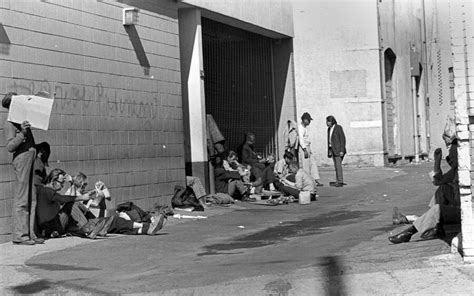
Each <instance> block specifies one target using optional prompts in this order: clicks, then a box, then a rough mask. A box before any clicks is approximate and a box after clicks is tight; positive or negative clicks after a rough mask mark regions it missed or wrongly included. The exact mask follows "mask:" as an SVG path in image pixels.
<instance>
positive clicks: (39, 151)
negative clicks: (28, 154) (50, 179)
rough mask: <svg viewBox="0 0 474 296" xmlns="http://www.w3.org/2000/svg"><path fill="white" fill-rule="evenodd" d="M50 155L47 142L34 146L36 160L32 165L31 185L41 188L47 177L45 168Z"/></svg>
mask: <svg viewBox="0 0 474 296" xmlns="http://www.w3.org/2000/svg"><path fill="white" fill-rule="evenodd" d="M50 155H51V147H50V146H49V144H48V143H47V142H41V143H39V144H37V145H36V158H35V162H34V164H33V184H35V186H43V185H44V184H45V183H44V181H45V180H46V177H47V175H48V174H47V172H46V167H48V166H49V164H48V160H49V156H50Z"/></svg>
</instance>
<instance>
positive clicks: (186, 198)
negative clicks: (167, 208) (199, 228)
mask: <svg viewBox="0 0 474 296" xmlns="http://www.w3.org/2000/svg"><path fill="white" fill-rule="evenodd" d="M171 206H172V207H173V208H180V207H194V210H195V211H204V207H203V206H202V205H201V204H200V203H199V201H198V199H197V198H196V195H195V194H194V191H193V189H192V188H191V187H189V186H186V187H183V186H180V185H176V186H175V187H174V195H173V198H172V199H171Z"/></svg>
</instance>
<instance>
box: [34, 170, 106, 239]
mask: <svg viewBox="0 0 474 296" xmlns="http://www.w3.org/2000/svg"><path fill="white" fill-rule="evenodd" d="M70 179H71V176H69V175H67V174H66V172H65V171H63V170H61V169H57V168H56V169H53V170H52V171H51V172H50V173H49V174H48V176H47V177H46V179H45V185H44V186H38V192H37V199H38V204H37V208H36V216H37V221H38V227H39V229H40V231H44V236H45V237H46V238H49V237H57V236H59V235H63V234H66V230H67V228H68V226H69V224H70V223H71V224H72V223H73V224H75V225H76V226H77V228H78V229H79V230H80V232H81V234H82V235H84V236H86V237H88V238H91V239H94V238H96V236H97V235H99V234H100V233H101V231H102V230H103V228H104V226H105V222H106V221H105V219H102V220H101V221H92V222H89V220H88V219H87V218H86V217H85V215H84V212H83V211H82V210H81V208H79V206H78V204H79V203H78V202H82V201H88V200H89V199H90V198H91V196H90V193H85V194H81V195H78V196H68V195H62V194H60V193H59V191H60V190H62V189H63V187H64V183H65V182H66V181H67V180H70Z"/></svg>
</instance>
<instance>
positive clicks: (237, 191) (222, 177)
mask: <svg viewBox="0 0 474 296" xmlns="http://www.w3.org/2000/svg"><path fill="white" fill-rule="evenodd" d="M214 176H215V188H216V192H221V193H227V194H229V195H230V196H231V197H233V198H236V199H241V200H242V201H247V200H248V199H249V195H250V193H249V191H248V188H247V186H245V185H244V183H243V182H242V180H241V176H240V174H239V172H237V171H227V170H226V169H225V168H224V166H223V159H222V158H221V157H219V156H218V157H216V158H215V169H214Z"/></svg>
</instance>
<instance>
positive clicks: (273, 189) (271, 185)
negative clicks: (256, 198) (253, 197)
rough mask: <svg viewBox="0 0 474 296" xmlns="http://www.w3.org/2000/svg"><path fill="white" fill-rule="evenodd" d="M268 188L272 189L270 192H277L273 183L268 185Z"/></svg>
mask: <svg viewBox="0 0 474 296" xmlns="http://www.w3.org/2000/svg"><path fill="white" fill-rule="evenodd" d="M268 188H269V189H270V191H276V189H275V185H273V183H270V184H269V185H268Z"/></svg>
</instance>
